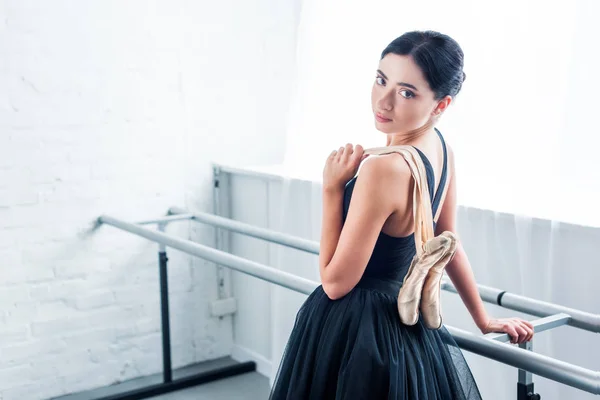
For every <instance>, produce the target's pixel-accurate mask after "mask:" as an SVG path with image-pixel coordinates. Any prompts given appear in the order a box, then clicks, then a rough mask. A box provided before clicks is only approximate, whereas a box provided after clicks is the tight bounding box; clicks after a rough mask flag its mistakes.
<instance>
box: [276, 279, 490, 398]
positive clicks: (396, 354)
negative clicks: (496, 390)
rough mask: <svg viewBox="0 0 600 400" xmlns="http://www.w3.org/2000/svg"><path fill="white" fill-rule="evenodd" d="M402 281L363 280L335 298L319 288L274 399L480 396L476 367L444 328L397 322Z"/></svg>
mask: <svg viewBox="0 0 600 400" xmlns="http://www.w3.org/2000/svg"><path fill="white" fill-rule="evenodd" d="M399 288H400V282H396V281H385V280H379V279H363V280H362V281H361V282H360V283H359V284H358V285H357V286H356V287H355V288H354V289H353V290H352V291H351V292H350V293H348V294H347V295H346V296H344V297H342V298H340V299H337V300H331V299H329V298H328V297H327V295H326V294H325V292H324V291H323V288H322V286H319V287H318V288H316V289H315V290H314V292H313V293H312V294H311V295H310V296H309V297H308V298H307V300H306V301H305V302H304V304H303V305H302V307H301V308H300V310H299V311H298V314H297V316H296V321H295V325H294V328H293V330H292V333H291V334H290V338H289V340H288V343H287V345H286V347H285V351H284V354H283V358H282V360H281V364H280V366H279V368H278V372H277V375H276V378H275V381H274V385H273V387H272V389H271V394H270V397H269V398H270V399H271V400H283V399H287V400H300V399H302V400H304V399H311V400H326V399H335V400H361V399H364V400H367V399H368V400H376V399H398V400H400V399H403V400H434V399H435V400H476V399H481V395H480V393H479V389H478V387H477V384H476V382H475V380H474V378H473V375H472V373H471V370H470V368H469V366H468V364H467V362H466V360H465V358H464V356H463V354H462V352H461V350H460V348H459V347H458V345H457V344H456V342H455V341H454V339H453V337H452V336H451V335H450V333H449V332H448V331H447V329H446V328H445V327H444V326H443V325H442V327H441V328H440V329H436V330H433V329H429V328H427V327H426V326H425V325H424V324H423V321H422V319H421V317H419V321H418V322H417V324H416V325H413V326H408V325H404V324H403V323H401V322H400V318H399V316H398V309H397V303H396V302H397V296H398V290H399Z"/></svg>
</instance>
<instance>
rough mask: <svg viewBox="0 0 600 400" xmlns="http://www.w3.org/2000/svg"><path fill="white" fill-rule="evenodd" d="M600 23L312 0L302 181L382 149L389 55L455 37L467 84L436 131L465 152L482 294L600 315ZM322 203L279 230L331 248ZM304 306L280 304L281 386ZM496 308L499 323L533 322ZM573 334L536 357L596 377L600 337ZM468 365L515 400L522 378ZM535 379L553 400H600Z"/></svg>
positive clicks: (451, 317) (305, 38)
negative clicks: (380, 70) (599, 253)
mask: <svg viewBox="0 0 600 400" xmlns="http://www.w3.org/2000/svg"><path fill="white" fill-rule="evenodd" d="M598 15H600V2H597V1H595V0H587V1H583V0H579V1H570V2H546V1H525V2H521V1H518V2H517V1H514V0H513V1H502V2H494V3H492V2H478V1H447V0H446V1H428V2H417V1H397V0H371V1H366V0H360V1H359V0H343V1H342V0H303V2H302V14H301V22H300V26H299V30H298V46H297V62H298V64H297V65H298V68H297V71H296V84H295V93H294V97H293V101H292V107H291V110H290V113H289V124H288V127H287V132H288V136H287V150H286V156H285V168H286V170H287V173H288V175H289V176H291V177H301V178H307V179H309V180H314V181H319V180H320V179H321V173H322V168H323V165H324V161H325V158H326V156H327V154H328V153H329V152H330V151H331V150H332V149H335V148H337V147H339V146H340V145H343V144H345V143H346V142H351V143H360V144H362V145H363V146H364V147H371V146H381V145H384V144H385V135H383V134H382V133H380V132H378V131H376V130H375V129H374V124H373V117H372V114H371V111H370V110H371V109H370V90H371V85H372V83H373V80H374V78H375V70H376V67H377V63H378V61H379V55H380V53H381V51H382V50H383V49H384V48H385V46H386V45H387V44H388V43H389V42H391V41H392V40H393V39H394V38H396V37H397V36H399V35H401V34H402V33H403V32H406V31H410V30H426V29H431V30H436V31H440V32H442V33H446V34H448V35H450V36H451V37H453V38H454V39H456V40H457V41H458V43H459V44H460V45H461V47H462V48H463V50H464V53H465V67H464V69H465V72H466V74H467V80H466V81H465V83H464V85H463V89H462V92H461V93H460V94H459V95H458V97H457V98H456V99H455V102H454V103H453V105H452V106H451V108H450V109H449V110H448V112H447V113H445V115H444V116H443V118H442V120H441V121H440V123H439V125H438V128H439V129H440V130H441V131H442V133H443V134H444V136H445V137H446V139H447V141H448V142H449V143H450V145H451V146H452V147H453V149H454V151H455V153H456V157H457V158H456V162H457V175H458V196H459V199H458V200H459V203H460V205H461V208H460V210H459V231H460V232H461V237H462V239H463V241H464V242H465V247H466V248H467V253H468V254H469V257H470V259H471V262H472V265H473V269H474V272H475V275H476V279H477V281H478V282H479V283H481V284H485V285H489V286H494V287H499V288H502V289H504V290H508V291H510V292H513V293H517V294H523V295H526V296H529V297H533V298H537V299H540V300H544V301H550V302H554V303H558V304H563V305H566V306H569V307H574V308H579V309H582V310H584V311H588V312H594V313H600V298H598V296H597V295H595V294H594V293H596V289H594V286H593V282H596V283H597V282H598V281H600V265H599V263H598V262H597V261H595V260H596V249H595V246H596V245H595V244H594V243H595V241H597V240H598V239H600V230H599V229H598V228H597V227H600V211H599V209H598V207H597V206H596V204H598V203H599V200H600V183H599V182H600V168H599V162H598V159H599V157H598V156H597V153H598V149H599V145H600V139H599V133H600V132H598V129H597V127H596V124H595V118H594V117H595V115H597V114H598V111H597V110H596V109H597V108H598V106H599V105H600V103H599V102H598V96H599V95H600V80H598V79H597V77H596V76H597V71H600V50H599V49H600V46H599V45H598V39H599V38H600V24H598V22H597V16H598ZM288 184H289V183H288ZM284 186H285V185H284ZM288 188H289V187H288ZM317 189H318V188H314V187H313V189H312V190H311V191H310V192H311V195H310V196H311V198H313V199H316V200H314V201H317V200H318V199H320V196H319V193H318V190H317ZM285 192H287V191H285ZM288 194H289V193H288ZM314 201H313V202H309V203H311V205H310V207H311V208H312V212H311V213H310V218H302V220H300V218H299V217H298V213H297V210H298V205H293V206H292V205H290V206H289V207H286V206H285V204H283V209H282V210H281V213H280V217H279V218H277V221H274V222H275V224H274V225H275V226H274V227H275V228H276V229H280V230H283V231H288V232H290V233H294V232H295V233H298V232H299V231H302V230H303V229H304V233H307V232H310V234H307V235H305V236H308V237H310V238H312V239H318V237H319V231H318V229H316V228H317V227H318V225H319V224H320V217H321V215H320V212H319V210H318V207H317V206H316V205H315V204H312V203H314ZM283 203H285V201H284V202H283ZM307 207H308V206H307ZM581 225H583V226H581ZM276 259H277V261H278V262H279V263H280V265H286V268H288V269H289V271H290V272H294V273H297V274H300V275H303V276H307V277H308V276H314V275H315V274H317V273H318V264H317V260H316V258H315V259H314V260H313V262H308V260H303V261H302V262H296V260H297V256H296V255H294V254H292V253H290V252H289V250H285V249H281V250H279V251H278V257H277V258H276ZM571 272H574V273H571ZM444 296H445V297H444V298H443V301H444V309H445V313H444V314H445V319H446V321H448V324H450V325H452V326H457V327H460V328H463V329H467V328H469V329H470V330H472V331H473V332H477V330H476V328H475V327H474V324H473V323H472V321H471V319H470V316H469V315H468V314H467V311H466V309H465V307H464V305H462V304H461V303H460V299H459V298H458V296H456V295H454V294H450V293H446V294H444ZM290 304H294V307H291V306H290ZM300 304H301V299H299V298H298V297H297V295H296V294H292V293H291V292H290V291H287V290H278V291H276V293H274V295H273V307H274V310H273V311H274V314H273V315H275V316H277V315H279V316H280V317H281V319H279V318H275V320H274V322H273V331H272V333H273V339H274V341H273V348H272V357H273V359H272V361H273V372H274V373H275V371H276V367H277V366H278V365H279V361H280V356H281V353H282V351H283V346H284V344H285V342H286V340H287V337H288V335H289V332H290V330H291V328H292V323H293V316H294V312H295V310H296V308H297V307H298V306H299V305H300ZM486 308H488V310H489V311H490V314H491V315H492V316H495V317H503V316H521V317H523V318H527V319H532V317H531V316H527V315H519V314H517V313H515V312H512V311H510V310H504V309H500V308H497V307H494V306H491V305H486ZM565 329H567V328H565ZM565 329H563V328H561V329H558V330H555V331H552V332H545V333H542V334H541V335H538V337H536V340H535V344H534V350H535V351H536V352H539V353H542V354H545V355H548V356H552V357H556V358H559V359H562V360H565V361H567V362H571V363H575V364H578V365H582V366H584V367H586V368H592V369H597V362H596V361H594V360H597V359H598V358H599V357H600V350H598V346H593V345H592V342H591V341H592V340H594V339H595V336H594V335H593V334H590V333H587V332H581V331H574V330H572V329H570V328H568V329H567V330H565ZM594 349H595V350H594ZM467 357H468V358H469V360H470V363H471V365H472V367H473V371H474V373H475V375H476V378H477V379H478V382H479V383H480V385H481V387H482V393H485V394H487V395H488V396H487V397H489V398H492V397H493V398H497V399H505V398H506V399H510V398H514V385H515V382H516V374H517V372H516V370H515V369H514V368H511V367H507V366H504V365H502V364H499V363H495V362H493V361H490V360H486V359H484V358H482V357H476V356H473V355H470V354H468V355H467ZM488 375H489V376H488ZM534 380H535V382H536V388H541V390H540V392H541V393H542V396H543V397H544V398H548V399H560V398H581V399H583V398H588V397H587V396H588V395H587V394H585V393H583V392H581V391H579V390H577V389H572V388H569V387H567V386H564V385H559V384H556V383H553V382H551V381H548V380H544V379H542V378H539V377H535V378H534ZM490 396H491V397H490ZM487 397H486V396H485V395H484V398H487ZM589 398H591V395H589Z"/></svg>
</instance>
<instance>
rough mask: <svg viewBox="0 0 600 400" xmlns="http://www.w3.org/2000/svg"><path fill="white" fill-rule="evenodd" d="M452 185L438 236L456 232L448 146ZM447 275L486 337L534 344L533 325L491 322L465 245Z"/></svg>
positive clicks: (452, 176) (503, 320) (451, 156)
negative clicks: (500, 334) (494, 335)
mask: <svg viewBox="0 0 600 400" xmlns="http://www.w3.org/2000/svg"><path fill="white" fill-rule="evenodd" d="M448 155H449V167H450V168H449V172H450V182H449V183H448V188H447V195H446V199H445V201H444V203H443V204H442V210H441V213H440V216H439V219H438V220H437V225H436V233H435V234H436V236H437V235H439V234H440V233H442V232H443V231H451V232H453V233H455V234H457V232H456V213H457V207H458V206H457V202H456V173H455V167H454V154H453V152H452V150H451V149H450V147H449V146H448ZM445 269H446V273H447V274H448V276H449V277H450V280H451V281H452V283H453V284H454V286H455V287H456V291H457V292H458V294H459V296H460V298H461V299H462V301H463V303H464V304H465V306H466V307H467V310H469V313H470V314H471V316H472V317H473V321H474V322H475V324H476V325H477V327H478V328H479V330H480V331H481V332H482V333H484V334H485V333H490V332H503V333H507V334H508V335H509V336H510V337H511V342H512V343H522V342H526V341H529V340H531V338H532V337H533V334H534V328H533V325H532V324H531V323H530V322H529V321H525V320H523V319H521V318H498V319H496V318H490V317H489V316H488V313H487V311H486V309H485V306H484V304H483V300H481V296H480V295H479V290H478V289H477V282H476V281H475V277H474V274H473V269H472V268H471V263H470V262H469V258H468V257H467V253H466V252H465V249H464V248H463V246H462V244H461V243H460V242H459V245H458V247H457V249H456V253H455V255H454V258H453V259H452V261H450V262H449V263H448V265H446V268H445Z"/></svg>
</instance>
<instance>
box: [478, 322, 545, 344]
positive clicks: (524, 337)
mask: <svg viewBox="0 0 600 400" xmlns="http://www.w3.org/2000/svg"><path fill="white" fill-rule="evenodd" d="M481 332H482V333H483V334H486V333H491V332H498V333H507V334H508V335H509V336H510V337H511V340H510V342H511V343H513V344H516V343H523V342H528V341H530V340H531V339H532V338H533V335H534V331H533V325H532V324H531V322H529V321H525V320H524V319H521V318H498V319H495V318H492V319H490V320H489V322H488V324H487V325H486V326H485V327H484V328H482V329H481Z"/></svg>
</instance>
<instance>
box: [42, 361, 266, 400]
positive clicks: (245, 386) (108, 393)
mask: <svg viewBox="0 0 600 400" xmlns="http://www.w3.org/2000/svg"><path fill="white" fill-rule="evenodd" d="M233 364H238V363H237V362H236V361H234V360H232V359H231V358H229V357H223V358H220V359H217V360H211V361H208V362H204V363H201V364H196V365H191V366H188V367H185V368H181V369H177V370H174V371H173V379H174V380H177V379H178V378H183V377H186V376H191V375H194V374H198V373H202V372H204V371H207V370H214V369H218V368H221V367H225V366H229V365H233ZM162 379H163V378H162V374H156V375H151V376H146V377H142V378H137V379H133V380H130V381H127V382H123V383H120V384H118V385H112V386H108V387H104V388H100V389H94V390H89V391H85V392H80V393H75V394H70V395H66V396H61V397H56V398H54V399H53V400H94V399H102V398H112V396H118V395H119V394H121V393H123V392H127V391H131V390H136V389H140V388H143V387H148V386H151V385H156V384H158V383H160V382H162ZM269 389H270V387H269V379H268V378H267V377H265V376H263V375H261V374H259V373H257V372H247V373H244V374H240V375H236V376H233V377H231V378H224V379H220V380H218V381H214V382H209V383H204V384H201V385H198V386H194V387H190V388H187V389H182V390H178V391H175V392H171V393H166V394H162V395H159V396H154V397H148V399H152V400H192V399H194V400H209V399H210V400H238V399H239V400H266V399H268V398H269Z"/></svg>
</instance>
